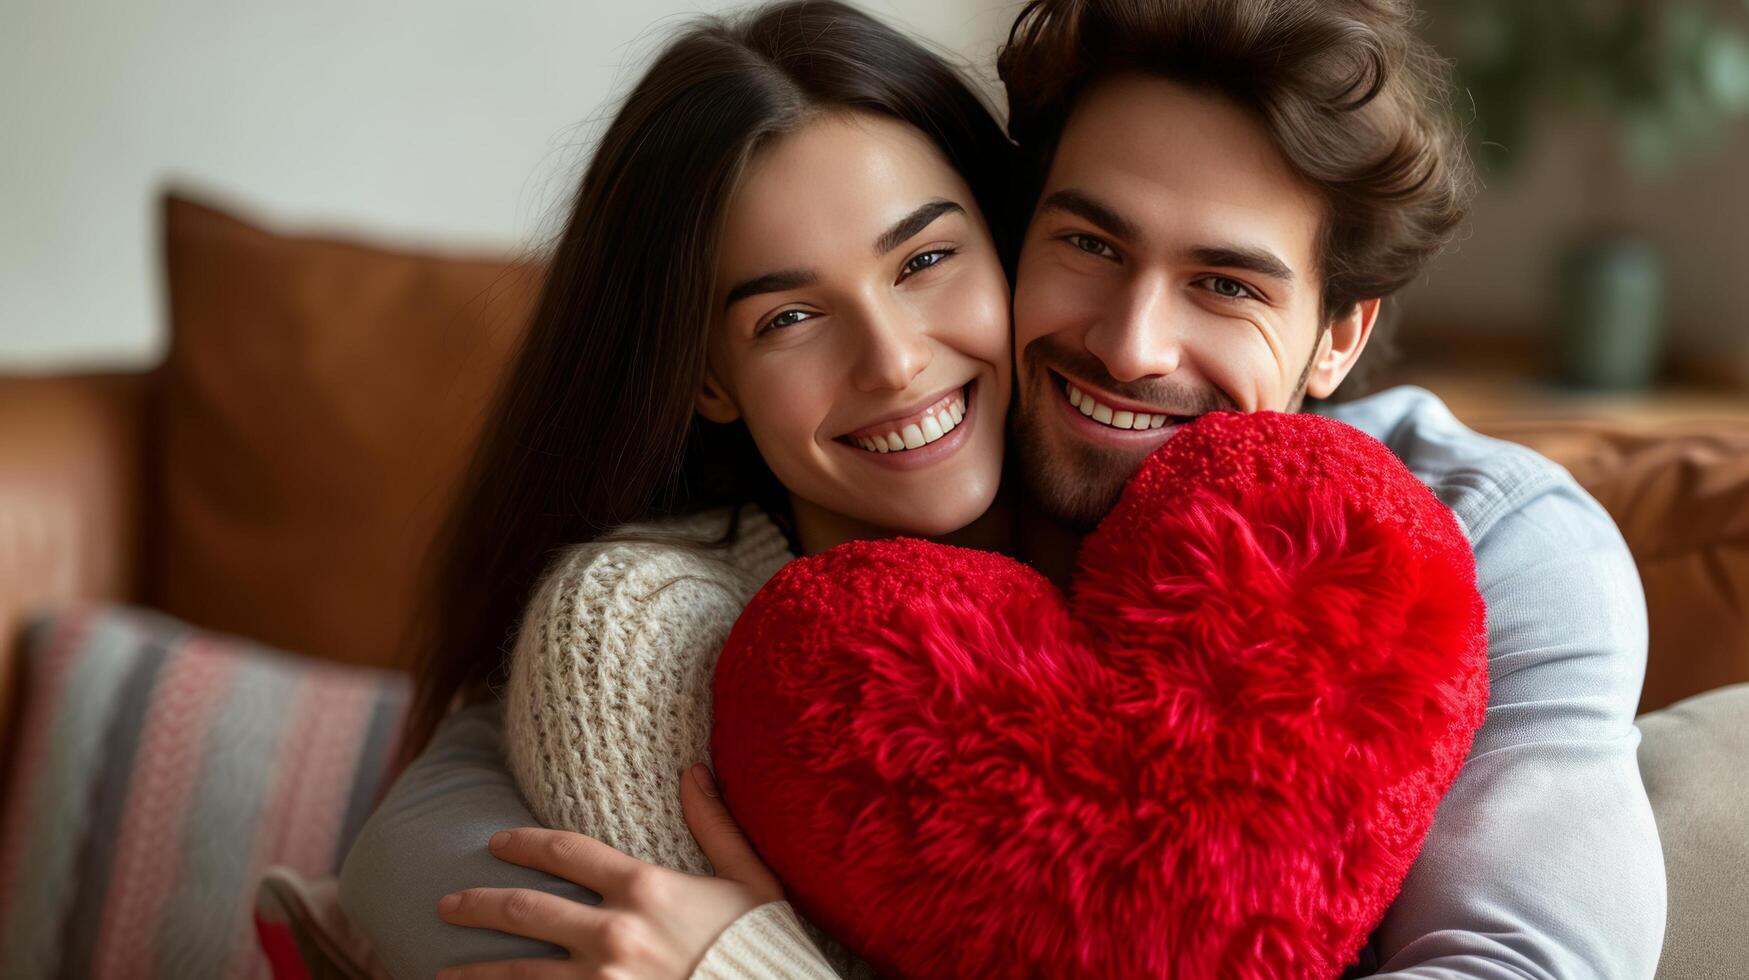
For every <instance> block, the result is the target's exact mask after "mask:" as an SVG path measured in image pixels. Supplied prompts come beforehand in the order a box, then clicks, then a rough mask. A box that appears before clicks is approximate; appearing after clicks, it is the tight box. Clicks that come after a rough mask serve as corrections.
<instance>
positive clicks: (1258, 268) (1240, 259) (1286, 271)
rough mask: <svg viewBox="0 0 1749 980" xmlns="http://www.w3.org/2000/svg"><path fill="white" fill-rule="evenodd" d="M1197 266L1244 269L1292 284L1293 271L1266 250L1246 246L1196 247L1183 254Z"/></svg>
mask: <svg viewBox="0 0 1749 980" xmlns="http://www.w3.org/2000/svg"><path fill="white" fill-rule="evenodd" d="M1185 254H1186V255H1188V256H1190V259H1191V261H1193V262H1196V263H1197V264H1199V265H1213V266H1219V267H1220V268H1223V269H1244V270H1246V271H1248V272H1255V273H1257V274H1258V275H1260V276H1268V277H1269V278H1271V279H1276V280H1279V281H1281V282H1293V281H1294V270H1292V269H1290V268H1288V265H1287V263H1286V262H1283V261H1282V260H1281V259H1280V258H1278V257H1277V256H1276V254H1275V253H1274V252H1271V251H1270V250H1269V249H1266V248H1259V247H1252V246H1246V245H1197V246H1193V247H1192V248H1190V249H1188V250H1187V251H1186V252H1185Z"/></svg>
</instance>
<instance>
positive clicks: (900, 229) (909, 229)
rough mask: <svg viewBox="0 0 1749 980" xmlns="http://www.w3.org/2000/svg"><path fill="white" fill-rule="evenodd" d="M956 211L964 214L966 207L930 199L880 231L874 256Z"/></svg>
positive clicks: (902, 242)
mask: <svg viewBox="0 0 1749 980" xmlns="http://www.w3.org/2000/svg"><path fill="white" fill-rule="evenodd" d="M954 212H958V213H960V214H965V213H966V209H965V208H962V207H960V206H959V205H958V204H955V203H954V202H952V201H949V200H945V199H938V200H934V201H930V202H929V203H928V204H924V205H922V206H920V207H918V208H917V210H915V211H912V212H911V213H910V214H907V215H905V216H904V217H903V218H900V219H899V220H898V221H895V222H893V226H892V227H891V228H888V229H887V230H886V231H883V232H881V237H879V238H877V239H875V244H874V248H875V256H876V257H879V256H882V255H885V254H887V253H888V252H891V251H892V250H893V249H895V248H898V247H899V246H900V245H903V244H905V240H906V239H908V238H910V237H911V236H912V235H915V234H917V233H918V232H920V231H922V230H923V229H925V228H927V227H929V225H930V223H931V222H933V221H934V220H935V219H936V218H939V217H941V216H942V215H944V214H951V213H954Z"/></svg>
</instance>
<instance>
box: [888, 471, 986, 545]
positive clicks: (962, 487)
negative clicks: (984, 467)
mask: <svg viewBox="0 0 1749 980" xmlns="http://www.w3.org/2000/svg"><path fill="white" fill-rule="evenodd" d="M967 482H970V483H972V485H970V486H968V485H967ZM967 482H961V483H960V484H959V485H958V487H956V490H957V491H958V492H956V493H955V494H953V498H952V499H943V496H942V495H931V496H930V497H929V499H926V500H918V501H915V502H914V503H911V502H908V501H907V500H905V499H903V498H901V499H898V500H894V501H890V502H888V504H887V506H886V507H885V508H883V513H882V515H881V516H880V517H879V518H878V519H876V520H871V521H869V522H868V523H870V524H873V525H875V526H877V527H884V528H886V529H887V530H888V531H889V532H890V534H891V535H892V536H894V537H897V536H901V535H903V536H905V537H913V538H939V537H944V536H946V535H949V534H953V533H954V532H955V531H959V530H963V529H964V528H965V527H966V526H968V525H970V524H972V523H973V522H974V521H976V520H977V519H978V518H980V517H983V516H984V512H985V511H987V510H989V509H990V505H991V504H992V503H994V502H995V500H996V484H997V479H996V478H995V477H992V478H990V479H989V480H987V481H967ZM908 504H910V505H909V506H908Z"/></svg>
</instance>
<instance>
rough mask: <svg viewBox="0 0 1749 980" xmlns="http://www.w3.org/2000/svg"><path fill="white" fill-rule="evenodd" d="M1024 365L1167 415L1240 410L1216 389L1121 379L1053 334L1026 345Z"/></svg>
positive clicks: (1073, 345) (1168, 380) (1085, 353)
mask: <svg viewBox="0 0 1749 980" xmlns="http://www.w3.org/2000/svg"><path fill="white" fill-rule="evenodd" d="M1021 367H1022V368H1024V369H1026V370H1029V371H1030V370H1037V369H1040V368H1049V369H1051V370H1055V371H1057V372H1059V373H1061V374H1064V375H1067V376H1071V377H1073V378H1075V379H1078V380H1080V381H1084V382H1086V383H1087V384H1089V385H1093V386H1094V387H1097V388H1100V389H1103V390H1105V391H1107V392H1110V393H1111V394H1113V395H1117V396H1119V397H1121V398H1128V399H1131V400H1132V401H1137V402H1141V403H1142V404H1144V405H1152V406H1154V407H1155V408H1159V409H1161V410H1162V413H1163V414H1166V415H1202V414H1204V413H1206V412H1228V411H1236V410H1237V409H1238V406H1237V405H1235V404H1233V400H1232V399H1230V398H1228V397H1227V396H1226V395H1225V394H1224V393H1222V392H1221V391H1219V390H1218V389H1214V388H1204V387H1200V386H1195V385H1189V384H1185V383H1184V382H1182V381H1174V380H1171V379H1168V378H1161V379H1158V380H1152V381H1148V380H1144V381H1131V382H1123V381H1119V380H1117V379H1116V378H1113V377H1112V376H1111V374H1110V373H1109V372H1108V371H1106V369H1105V364H1104V363H1103V362H1101V361H1100V360H1099V358H1097V357H1095V356H1093V355H1092V354H1090V353H1088V351H1087V349H1086V348H1085V347H1081V346H1079V345H1076V344H1070V343H1067V342H1065V341H1064V340H1063V339H1062V338H1060V337H1057V336H1054V335H1050V334H1047V335H1045V336H1043V337H1039V338H1038V339H1036V340H1034V341H1033V342H1032V343H1030V344H1027V345H1026V349H1025V350H1024V351H1022V352H1021Z"/></svg>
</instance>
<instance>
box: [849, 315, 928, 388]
mask: <svg viewBox="0 0 1749 980" xmlns="http://www.w3.org/2000/svg"><path fill="white" fill-rule="evenodd" d="M861 321H862V333H863V342H862V353H861V356H860V357H859V358H858V360H857V366H856V386H857V387H858V388H860V389H861V390H863V391H879V390H881V389H892V390H894V391H902V390H904V389H905V388H908V387H910V385H911V382H912V381H914V380H916V378H917V376H918V375H920V374H922V373H923V370H924V369H925V368H927V367H929V360H930V358H931V357H932V356H933V354H932V352H931V346H930V343H929V333H928V331H927V330H926V329H925V328H924V324H923V323H922V322H920V321H919V319H918V317H917V316H916V315H915V314H914V313H913V312H912V311H910V310H907V309H904V308H903V306H902V305H901V304H897V303H887V304H883V305H880V306H877V307H875V308H872V309H870V310H869V311H868V312H867V313H865V314H864V315H863V316H862V318H861Z"/></svg>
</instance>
